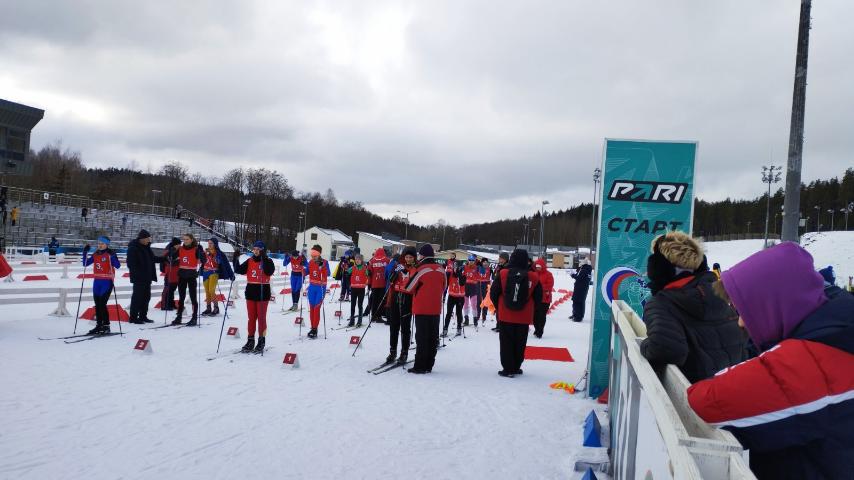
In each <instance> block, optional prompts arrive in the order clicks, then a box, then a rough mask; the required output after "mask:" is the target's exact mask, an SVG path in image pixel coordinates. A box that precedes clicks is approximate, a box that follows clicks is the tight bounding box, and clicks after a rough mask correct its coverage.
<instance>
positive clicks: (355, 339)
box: [350, 335, 361, 345]
mask: <svg viewBox="0 0 854 480" xmlns="http://www.w3.org/2000/svg"><path fill="white" fill-rule="evenodd" d="M360 338H361V337H359V336H358V335H353V336H352V337H350V345H358V344H359V339H360Z"/></svg>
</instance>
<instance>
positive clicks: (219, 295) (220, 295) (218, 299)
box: [216, 293, 225, 302]
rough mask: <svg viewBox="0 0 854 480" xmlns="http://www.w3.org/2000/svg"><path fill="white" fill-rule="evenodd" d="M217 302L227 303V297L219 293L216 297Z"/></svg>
mask: <svg viewBox="0 0 854 480" xmlns="http://www.w3.org/2000/svg"><path fill="white" fill-rule="evenodd" d="M216 301H217V302H224V301H225V295H224V294H222V293H218V294H217V295H216Z"/></svg>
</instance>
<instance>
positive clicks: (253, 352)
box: [207, 347, 273, 362]
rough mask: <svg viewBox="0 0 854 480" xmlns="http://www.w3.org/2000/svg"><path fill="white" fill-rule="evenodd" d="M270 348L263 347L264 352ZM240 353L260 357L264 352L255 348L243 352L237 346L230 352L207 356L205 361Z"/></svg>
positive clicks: (270, 348)
mask: <svg viewBox="0 0 854 480" xmlns="http://www.w3.org/2000/svg"><path fill="white" fill-rule="evenodd" d="M272 349H273V347H264V353H267V352H268V351H270V350H272ZM241 353H242V354H244V355H261V356H262V357H263V356H264V353H261V352H256V351H255V350H252V351H250V352H244V351H243V349H242V348H238V349H237V350H232V351H230V352H223V353H220V354H217V355H214V356H211V357H208V358H207V361H209V362H210V361H211V360H216V359H217V358H223V357H230V356H232V355H238V354H241Z"/></svg>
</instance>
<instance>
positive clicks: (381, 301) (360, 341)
mask: <svg viewBox="0 0 854 480" xmlns="http://www.w3.org/2000/svg"><path fill="white" fill-rule="evenodd" d="M388 291H389V289H386V291H385V293H383V296H382V298H381V299H380V304H382V303H383V302H384V301H385V296H386V295H387V294H388ZM373 323H374V316H373V315H371V319H370V320H368V326H367V327H366V328H365V331H364V332H362V336H361V337H359V343H357V344H356V348H354V349H353V355H351V357H355V356H356V350H358V349H359V347H360V346H361V345H362V340H364V339H365V336H366V335H367V334H368V330H370V329H371V324H373Z"/></svg>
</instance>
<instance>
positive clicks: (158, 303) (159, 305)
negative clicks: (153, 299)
mask: <svg viewBox="0 0 854 480" xmlns="http://www.w3.org/2000/svg"><path fill="white" fill-rule="evenodd" d="M162 303H163V302H162V301H160V302H157V305H155V306H154V308H161V304H162ZM175 308H176V309H177V308H178V300H175Z"/></svg>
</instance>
